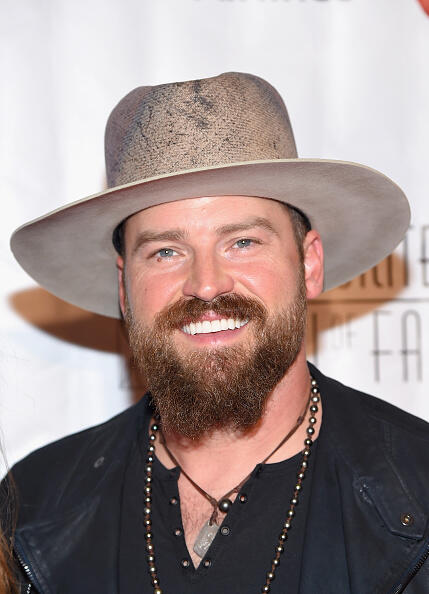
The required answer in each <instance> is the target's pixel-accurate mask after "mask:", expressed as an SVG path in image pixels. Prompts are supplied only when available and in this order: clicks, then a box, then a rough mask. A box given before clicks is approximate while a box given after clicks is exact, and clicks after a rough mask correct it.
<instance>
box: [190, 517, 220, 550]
mask: <svg viewBox="0 0 429 594" xmlns="http://www.w3.org/2000/svg"><path fill="white" fill-rule="evenodd" d="M218 530H219V526H218V525H217V524H215V523H214V522H213V524H212V525H211V526H210V520H207V522H206V523H205V524H204V525H203V527H202V528H201V530H200V531H199V533H198V536H197V538H196V540H195V542H194V547H193V549H194V553H196V554H197V555H198V556H199V557H201V558H203V557H204V555H205V554H206V553H207V551H208V550H209V547H210V545H211V544H212V542H213V541H214V538H215V536H216V534H217V531H218Z"/></svg>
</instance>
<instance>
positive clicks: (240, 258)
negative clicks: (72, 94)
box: [12, 73, 429, 594]
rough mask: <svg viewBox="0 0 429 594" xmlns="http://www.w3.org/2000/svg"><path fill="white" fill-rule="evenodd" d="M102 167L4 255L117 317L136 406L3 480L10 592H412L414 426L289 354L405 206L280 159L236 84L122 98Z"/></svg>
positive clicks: (331, 170)
mask: <svg viewBox="0 0 429 594" xmlns="http://www.w3.org/2000/svg"><path fill="white" fill-rule="evenodd" d="M106 163H107V177H108V185H109V189H108V190H107V191H105V192H103V193H101V194H99V195H97V196H94V197H91V198H88V199H86V200H83V201H81V202H78V203H74V204H73V205H71V206H68V207H65V208H62V209H60V210H57V211H55V212H53V213H51V214H49V215H47V216H45V217H43V218H41V219H38V220H36V221H34V222H32V223H29V224H28V225H26V226H24V227H22V228H21V229H19V230H18V231H17V232H16V233H15V234H14V237H13V239H12V249H13V251H14V253H15V255H16V257H17V258H18V260H19V261H20V263H21V264H22V265H23V267H24V268H25V269H26V270H27V271H29V272H30V274H32V275H33V276H34V278H35V279H37V280H38V281H39V282H40V283H41V284H42V285H44V286H45V287H46V288H48V289H49V290H51V291H52V292H53V293H55V294H57V295H59V296H61V297H62V298H65V299H67V300H69V301H70V302H72V303H75V304H78V305H81V306H82V307H85V308H87V309H89V310H92V311H96V312H99V313H102V314H105V315H111V316H119V315H122V316H123V318H124V320H125V323H126V327H127V329H128V333H129V339H130V345H131V347H132V351H133V354H134V358H135V360H136V363H137V365H138V366H139V368H140V369H141V371H142V373H143V374H144V376H145V378H146V380H147V382H148V385H149V388H150V394H148V395H147V396H146V397H145V398H143V399H142V400H141V401H140V402H139V403H138V404H137V405H136V406H135V407H133V408H131V409H129V410H127V411H125V412H124V413H123V414H121V415H119V416H118V417H116V418H114V419H112V420H111V421H108V422H107V423H105V424H104V425H101V426H100V427H96V428H93V429H90V430H88V431H84V432H82V433H79V434H77V435H74V436H71V437H68V438H66V439H64V440H61V441H59V442H57V443H55V444H52V445H50V446H47V447H45V448H42V449H41V450H39V451H38V452H36V453H34V454H32V455H30V456H29V457H28V458H26V459H25V460H24V461H22V462H21V463H19V464H18V465H17V466H16V467H15V468H14V470H13V475H14V477H15V480H16V483H17V489H18V493H19V499H20V507H19V519H18V526H17V530H16V537H15V551H16V554H17V557H18V559H19V561H20V565H21V567H22V570H23V574H24V575H25V576H26V578H25V580H24V581H25V588H27V589H25V591H27V592H34V591H36V592H39V593H48V592H49V593H54V592H60V593H61V594H67V593H79V594H82V593H87V592H88V593H90V592H91V593H93V592H97V593H98V592H100V593H117V592H125V593H127V594H134V593H136V594H137V593H140V592H148V593H149V592H154V593H157V594H160V593H161V592H163V593H167V594H169V593H174V594H192V593H197V592H198V593H201V592H205V593H206V594H214V593H216V594H219V593H225V594H236V593H240V594H247V593H249V592H273V593H279V594H280V593H284V592H290V593H292V592H300V593H301V594H314V593H318V594H319V593H332V594H333V593H335V594H337V593H341V594H343V593H354V594H369V593H371V594H373V593H380V594H381V593H382V594H393V593H399V592H407V593H408V594H410V593H411V594H413V593H414V594H417V593H418V594H420V593H423V592H428V590H429V581H428V576H429V570H428V566H429V562H427V561H426V559H427V556H428V555H429V530H428V523H427V518H428V511H429V510H428V496H427V495H428V477H427V468H428V462H429V456H428V448H427V446H428V441H429V432H428V426H427V424H426V423H424V422H423V421H420V420H418V419H415V418H413V417H412V416H410V415H408V414H406V413H404V412H402V411H400V410H398V409H396V408H394V407H392V406H390V405H388V404H386V403H383V402H381V401H379V400H377V399H375V398H373V397H370V396H366V395H362V394H360V393H357V392H355V391H354V390H351V389H349V388H346V387H345V386H342V385H341V384H338V383H337V382H335V381H333V380H330V379H328V378H326V377H324V376H323V375H322V374H321V373H320V372H319V371H318V370H316V369H315V368H314V367H312V366H310V367H309V366H308V365H307V363H306V356H305V343H304V329H305V309H306V300H307V299H312V298H314V297H317V296H318V295H319V294H320V292H321V291H322V289H323V288H330V287H332V286H335V285H338V284H340V283H342V282H345V281H347V280H349V279H350V278H352V277H353V276H355V275H357V274H359V273H360V272H362V271H363V270H366V269H367V268H369V267H370V266H372V265H373V264H375V263H376V262H377V261H379V260H380V259H382V258H383V257H384V256H386V255H387V254H388V253H389V252H390V251H391V250H392V249H393V248H394V247H395V245H396V244H397V243H398V242H399V241H400V239H401V237H402V235H403V233H404V232H405V230H406V228H407V226H408V222H409V211H408V205H407V202H406V199H405V197H404V196H403V194H402V192H401V190H400V189H399V188H398V187H397V186H395V184H393V182H391V181H390V180H389V179H387V178H386V177H384V176H383V175H381V174H380V173H378V172H376V171H373V170H371V169H368V168H366V167H363V166H360V165H356V164H351V163H343V162H334V161H319V160H309V159H307V160H304V159H298V158H297V155H296V149H295V143H294V139H293V134H292V130H291V127H290V123H289V119H288V115H287V112H286V108H285V106H284V104H283V102H282V100H281V98H280V96H279V95H278V93H277V92H276V91H275V90H274V89H273V88H272V87H271V86H270V85H269V84H268V83H266V82H265V81H263V80H261V79H260V78H257V77H255V76H252V75H248V74H240V73H227V74H223V75H220V76H218V77H215V78H211V79H205V80H197V81H190V82H185V83H174V84H166V85H161V86H156V87H141V88H138V89H135V90H134V91H132V92H131V93H130V94H129V95H127V96H126V97H125V98H124V99H123V100H122V101H121V102H120V103H119V104H118V106H117V107H116V108H115V110H114V111H113V113H112V115H111V117H110V119H109V122H108V125H107V131H106ZM322 242H323V247H322ZM113 246H114V247H113ZM323 248H324V249H323ZM115 249H116V253H115ZM324 253H325V262H324V256H323V254H324ZM115 261H116V267H115ZM116 276H118V281H117V280H116V278H115V277H116Z"/></svg>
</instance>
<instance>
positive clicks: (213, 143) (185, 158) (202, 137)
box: [105, 72, 297, 188]
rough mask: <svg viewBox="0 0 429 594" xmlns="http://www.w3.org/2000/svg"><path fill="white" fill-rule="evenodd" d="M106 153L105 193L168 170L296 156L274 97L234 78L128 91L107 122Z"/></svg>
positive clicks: (266, 88) (253, 80)
mask: <svg viewBox="0 0 429 594" xmlns="http://www.w3.org/2000/svg"><path fill="white" fill-rule="evenodd" d="M105 154H106V174H107V183H108V186H109V187H110V188H111V187H116V186H120V185H124V184H128V183H132V182H136V181H139V180H143V179H148V178H151V177H155V176H158V175H166V174H169V173H171V172H179V171H186V170H193V169H199V168H204V167H213V166H221V165H227V164H232V163H240V162H247V161H259V160H261V161H263V160H273V159H294V158H296V157H297V151H296V145H295V140H294V136H293V132H292V127H291V124H290V120H289V116H288V113H287V110H286V106H285V104H284V102H283V100H282V98H281V97H280V95H279V94H278V92H277V91H276V90H275V89H274V87H272V86H271V85H270V84H269V83H267V82H266V81H265V80H263V79H261V78H259V77H257V76H254V75H251V74H244V73H237V72H228V73H225V74H221V75H219V76H216V77H212V78H207V79H201V80H193V81H186V82H177V83H170V84H164V85H158V86H153V87H138V88H137V89H134V90H133V91H131V92H130V93H128V95H126V96H125V97H124V98H123V99H122V100H121V101H120V102H119V103H118V105H117V106H116V107H115V109H114V110H113V111H112V113H111V115H110V117H109V120H108V122H107V126H106V136H105Z"/></svg>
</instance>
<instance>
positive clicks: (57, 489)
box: [10, 397, 147, 509]
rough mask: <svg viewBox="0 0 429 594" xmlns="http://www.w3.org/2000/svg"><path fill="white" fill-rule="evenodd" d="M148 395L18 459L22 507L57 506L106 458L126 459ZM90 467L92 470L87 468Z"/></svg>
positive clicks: (111, 460)
mask: <svg viewBox="0 0 429 594" xmlns="http://www.w3.org/2000/svg"><path fill="white" fill-rule="evenodd" d="M146 410H147V398H145V397H144V398H142V400H140V402H138V403H137V404H136V405H134V406H132V407H130V408H128V409H126V410H125V411H123V412H121V413H119V414H118V415H116V416H115V417H113V418H111V419H109V420H108V421H105V422H104V423H101V424H99V425H96V426H94V427H90V428H89V429H85V430H83V431H79V432H78V433H74V434H72V435H69V436H67V437H64V438H62V439H59V440H57V441H54V442H52V443H50V444H48V445H46V446H43V447H41V448H39V449H37V450H35V451H34V452H32V453H30V454H29V455H28V456H26V457H25V458H23V459H22V460H21V461H19V462H17V463H16V464H15V465H14V466H13V468H12V469H11V471H10V475H11V477H12V479H13V482H14V483H15V486H16V491H17V496H18V501H19V505H20V507H21V508H23V507H24V508H25V507H26V506H28V507H34V506H37V505H39V506H40V507H44V508H45V509H46V508H47V507H48V506H49V505H54V506H56V505H57V504H58V501H59V500H60V499H64V498H65V497H66V495H67V496H68V495H71V491H74V490H75V489H79V488H80V487H81V486H82V485H79V484H78V483H79V482H80V480H79V479H77V477H88V476H91V475H92V474H93V472H90V471H91V470H92V471H94V470H97V468H98V467H102V466H103V465H104V463H105V462H109V464H110V465H112V463H113V464H114V463H115V462H118V461H119V460H121V461H122V462H123V456H124V451H125V450H127V451H128V447H129V444H130V442H131V441H132V439H133V437H134V436H135V435H136V431H137V424H138V421H139V419H143V418H144V416H145V412H146ZM86 470H88V471H89V472H86Z"/></svg>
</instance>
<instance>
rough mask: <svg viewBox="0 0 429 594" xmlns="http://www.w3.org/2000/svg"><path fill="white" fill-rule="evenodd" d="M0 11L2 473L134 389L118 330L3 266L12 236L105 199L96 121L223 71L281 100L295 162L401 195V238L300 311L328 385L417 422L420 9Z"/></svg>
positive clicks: (423, 363)
mask: <svg viewBox="0 0 429 594" xmlns="http://www.w3.org/2000/svg"><path fill="white" fill-rule="evenodd" d="M425 1H426V0H422V4H423V3H424V2H425ZM0 7H1V9H0V10H1V13H0V48H1V54H0V55H1V62H0V68H1V80H2V83H1V95H0V102H1V103H0V105H1V109H0V130H1V132H0V168H1V179H0V192H1V193H0V196H1V205H2V216H1V217H0V230H1V232H0V242H1V243H0V250H1V251H0V259H1V266H2V268H1V277H0V278H1V296H2V298H1V302H0V308H1V309H0V314H1V315H0V323H1V328H2V333H1V337H0V424H1V426H2V428H3V434H4V442H5V445H6V452H7V456H8V459H9V462H11V463H12V462H14V461H15V460H17V459H18V458H20V457H22V456H24V455H25V454H26V453H27V452H29V451H30V450H32V449H34V448H35V447H37V446H39V445H42V444H45V443H47V442H48V441H52V440H53V439H56V438H58V437H61V436H62V435H65V434H67V433H70V432H72V431H76V430H79V429H80V428H83V427H86V426H89V425H92V424H94V423H97V422H100V421H102V420H104V419H107V418H108V417H110V416H111V415H113V414H115V413H116V412H119V411H120V410H122V409H123V408H125V407H126V406H128V405H129V404H130V403H131V402H132V401H133V400H134V399H135V398H136V395H137V394H138V393H139V392H140V391H141V389H142V386H139V385H138V384H139V382H135V383H133V382H132V381H130V380H129V376H128V372H127V364H126V357H124V356H123V353H124V352H125V350H126V349H125V346H124V339H123V336H122V335H121V331H120V329H119V326H118V325H117V323H116V322H113V321H110V320H107V319H104V318H101V317H98V316H95V315H92V314H88V313H86V312H83V311H81V310H79V309H78V308H75V307H72V306H69V305H67V304H65V303H63V302H62V301H60V300H58V299H56V298H54V297H52V296H50V295H49V294H48V293H46V292H45V291H43V290H42V289H40V288H38V287H37V286H36V285H35V283H34V282H33V281H32V280H31V279H30V278H29V277H28V276H27V275H26V274H25V273H24V272H23V271H22V270H21V269H20V268H19V266H18V265H17V263H16V262H15V261H14V259H13V257H12V255H11V253H10V251H9V245H8V242H9V236H10V234H11V233H12V231H13V230H14V229H15V228H16V227H17V226H18V225H20V224H22V223H23V222H25V221H27V220H29V219H31V218H34V217H36V216H38V215H40V214H42V213H44V212H47V211H49V210H51V209H53V208H55V207H57V206H59V205H61V204H64V203H66V202H69V201H71V200H76V199H79V198H82V197H84V196H87V195H89V194H91V193H95V192H97V191H99V190H100V189H102V188H103V186H104V183H105V182H104V163H103V159H104V157H103V134H104V125H105V122H106V119H107V117H108V114H109V112H110V110H111V109H112V107H113V106H114V105H115V104H116V102H117V101H118V100H119V99H120V98H121V97H122V96H123V95H124V94H125V93H127V92H128V91H129V90H131V89H132V88H134V87H136V86H140V85H142V84H143V85H148V84H149V85H150V84H158V83H162V82H171V81H175V80H186V79H193V78H198V77H206V76H213V75H216V74H218V73H220V72H224V71H229V70H238V71H244V72H252V73H254V74H257V75H259V76H262V77H264V78H266V79H267V80H268V81H270V82H271V83H272V84H274V85H275V86H276V87H277V88H278V90H279V91H280V93H281V94H282V96H283V97H284V99H285V101H286V104H287V107H288V110H289V114H290V116H291V119H292V123H293V126H294V131H295V136H296V140H297V145H298V150H299V153H300V156H303V157H321V158H333V159H343V160H350V161H357V162H360V163H364V164H366V165H369V166H371V167H375V168H376V169H379V170H381V171H382V172H384V173H385V174H387V175H388V176H390V177H392V178H393V179H394V180H395V181H396V182H397V183H398V184H399V185H400V186H401V187H403V189H404V190H405V192H406V193H407V195H408V197H409V200H410V203H411V207H412V211H413V218H412V228H411V229H410V231H409V233H408V236H407V240H406V241H405V242H404V243H403V244H402V245H401V246H400V247H399V248H398V250H397V251H396V253H395V255H394V256H393V257H391V258H389V259H388V260H387V261H385V262H383V263H382V264H381V265H380V266H379V267H377V269H375V270H373V271H371V272H369V273H367V274H366V275H364V276H362V277H360V278H358V279H355V280H354V281H352V282H351V283H349V284H348V285H347V286H345V287H342V288H339V289H336V290H335V291H332V292H330V293H327V294H325V295H323V297H322V298H321V299H320V300H319V301H318V303H316V304H314V305H312V307H311V310H310V317H309V350H310V358H311V359H312V360H313V361H315V362H317V363H318V364H319V366H320V367H321V369H322V371H324V372H325V373H327V374H330V375H333V376H334V377H337V378H338V379H340V380H341V381H344V382H346V383H348V384H350V385H352V386H355V387H358V388H360V389H362V390H366V391H370V392H372V393H375V394H376V395H378V396H380V397H382V398H384V399H386V400H389V401H391V402H393V403H395V404H397V405H399V406H401V407H402V408H404V409H406V410H409V411H410V412H413V413H414V414H417V415H419V416H422V417H425V418H427V419H429V403H428V402H427V398H426V397H427V394H428V387H429V370H428V365H427V364H428V349H429V332H428V331H429V206H428V192H429V173H428V170H429V168H428V155H429V76H428V75H429V72H428V56H429V17H428V16H427V15H426V14H425V13H424V11H423V8H422V6H421V5H420V3H419V1H418V0H74V1H73V2H70V1H68V0H38V1H37V2H35V1H34V0H19V2H17V1H16V0H0ZM380 233H383V229H382V228H380ZM70 257H71V258H72V257H73V254H70Z"/></svg>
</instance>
